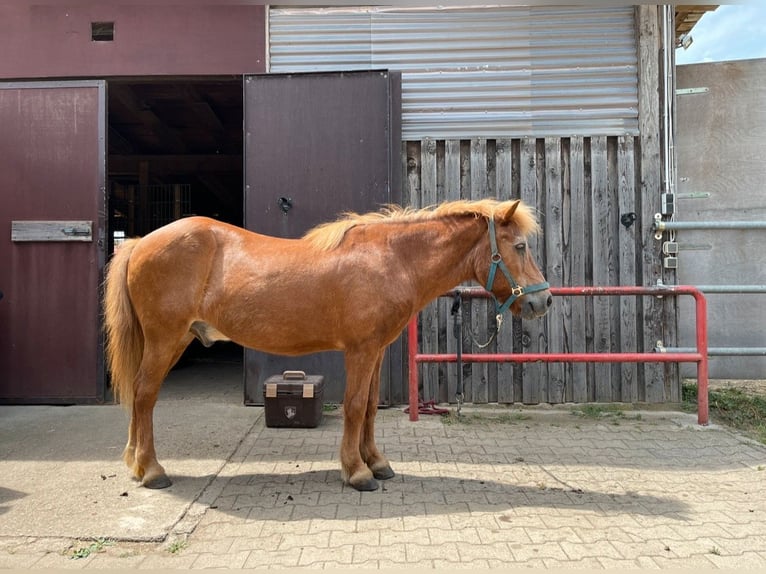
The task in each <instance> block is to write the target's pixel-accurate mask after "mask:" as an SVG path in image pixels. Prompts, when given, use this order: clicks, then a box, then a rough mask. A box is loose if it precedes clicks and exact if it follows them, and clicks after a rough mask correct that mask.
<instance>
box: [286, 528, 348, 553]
mask: <svg viewBox="0 0 766 574" xmlns="http://www.w3.org/2000/svg"><path fill="white" fill-rule="evenodd" d="M330 536H331V533H330V532H316V533H314V534H283V535H282V539H281V541H280V542H279V548H278V550H280V551H282V550H291V549H296V548H303V547H312V548H328V547H329V546H330ZM347 536H349V535H347Z"/></svg>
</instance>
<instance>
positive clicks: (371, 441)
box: [359, 350, 394, 480]
mask: <svg viewBox="0 0 766 574" xmlns="http://www.w3.org/2000/svg"><path fill="white" fill-rule="evenodd" d="M384 355H385V350H383V351H381V352H380V354H379V355H378V360H377V361H376V363H375V369H374V370H373V372H372V380H371V384H370V395H369V397H367V411H366V413H365V418H364V423H363V426H362V440H361V444H360V445H359V451H360V454H361V455H362V459H363V460H364V462H365V463H366V464H367V466H368V467H369V468H370V470H371V471H372V475H373V476H374V477H375V478H377V479H378V480H388V479H389V478H393V477H394V471H393V469H392V468H391V465H390V464H389V462H388V460H387V459H386V457H385V456H383V455H382V454H381V452H380V451H379V450H378V447H377V446H376V445H375V416H376V415H377V413H378V399H379V395H380V369H381V366H382V364H383V357H384Z"/></svg>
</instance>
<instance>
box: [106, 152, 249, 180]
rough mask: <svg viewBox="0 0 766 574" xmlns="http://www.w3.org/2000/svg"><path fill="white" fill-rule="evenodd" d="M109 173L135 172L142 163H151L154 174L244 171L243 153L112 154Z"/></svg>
mask: <svg viewBox="0 0 766 574" xmlns="http://www.w3.org/2000/svg"><path fill="white" fill-rule="evenodd" d="M108 161H109V174H110V175H116V174H135V173H138V171H139V166H140V165H141V163H143V162H146V163H147V164H149V171H150V172H151V174H152V176H167V175H173V174H183V175H201V174H209V173H225V172H238V171H242V156H241V155H221V154H205V155H110V156H109V160H108Z"/></svg>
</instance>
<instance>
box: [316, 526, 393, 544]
mask: <svg viewBox="0 0 766 574" xmlns="http://www.w3.org/2000/svg"><path fill="white" fill-rule="evenodd" d="M400 534H401V533H400ZM326 535H327V546H329V547H330V548H336V547H338V546H343V545H347V544H351V545H357V544H362V545H365V546H377V545H380V544H382V543H381V540H380V535H381V531H380V530H371V529H364V530H356V531H353V532H338V531H333V532H327V533H326ZM306 545H307V546H308V545H309V544H308V543H307V544H306Z"/></svg>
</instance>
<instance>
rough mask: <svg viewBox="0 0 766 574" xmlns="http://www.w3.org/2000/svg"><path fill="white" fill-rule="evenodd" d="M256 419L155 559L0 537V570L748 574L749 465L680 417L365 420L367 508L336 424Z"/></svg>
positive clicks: (74, 543) (490, 415)
mask: <svg viewBox="0 0 766 574" xmlns="http://www.w3.org/2000/svg"><path fill="white" fill-rule="evenodd" d="M250 408H254V407H250ZM256 410H257V408H256ZM259 416H260V420H259V421H258V422H256V424H255V425H254V426H253V427H252V428H251V429H250V431H249V432H248V433H247V434H246V435H245V437H244V440H243V441H242V442H241V443H239V445H238V447H236V449H235V451H234V454H233V456H231V457H230V458H229V459H228V461H227V462H226V464H224V465H223V467H222V468H221V470H220V472H219V473H218V474H217V475H216V476H215V477H214V478H213V479H212V480H211V482H210V483H209V484H208V486H207V487H206V488H205V490H204V491H202V494H201V496H200V497H199V498H198V499H197V500H196V501H194V503H193V504H191V506H190V507H189V509H188V511H187V512H186V513H185V515H184V516H183V517H182V518H181V520H180V521H178V522H177V523H176V524H175V525H174V526H173V527H172V530H171V531H170V533H169V535H168V536H167V539H165V540H164V541H162V542H141V543H139V542H130V541H127V540H72V539H66V538H45V537H13V536H8V537H3V538H2V539H0V566H2V567H19V568H20V567H23V568H28V567H56V568H62V567H64V568H69V567H71V568H112V567H122V568H131V569H133V568H137V569H150V568H184V569H186V568H208V567H224V568H230V569H250V568H258V569H272V568H273V569H281V568H286V567H289V568H315V569H316V568H333V569H344V568H351V567H365V568H372V569H389V568H402V567H404V566H406V567H408V568H409V567H415V568H427V569H432V568H442V567H449V568H452V567H454V568H457V567H474V568H487V569H489V568H500V567H538V568H571V567H588V568H593V569H611V568H618V567H619V568H622V567H628V568H690V567H693V568H700V567H701V568H715V567H724V568H743V567H752V568H759V569H761V570H763V569H766V528H765V527H764V524H766V447H765V446H764V445H761V444H758V443H755V442H753V441H750V440H749V439H746V438H744V437H742V436H740V435H738V434H736V433H733V432H730V431H728V430H726V429H722V428H719V427H716V426H715V425H711V426H710V427H706V428H703V427H699V426H697V425H696V418H695V416H693V415H686V414H682V413H668V412H663V413H659V412H637V411H626V412H624V413H618V414H614V413H612V414H611V416H602V417H601V418H593V417H587V416H576V415H574V414H572V413H571V412H569V411H564V410H563V409H561V410H558V409H528V408H525V409H523V410H520V409H505V408H499V407H494V408H493V407H487V408H465V409H464V410H463V416H462V417H461V419H462V420H461V421H460V422H456V421H455V418H454V416H452V417H447V418H446V419H441V418H440V417H436V416H423V415H421V417H420V420H419V421H417V422H410V421H409V418H408V415H406V414H404V413H403V412H402V410H401V409H400V408H391V409H387V410H381V411H380V412H379V415H378V423H377V436H378V443H379V446H380V447H381V448H382V449H383V450H384V451H385V453H386V455H387V456H388V457H389V459H390V460H391V462H392V465H393V467H394V470H395V471H396V472H397V475H396V477H395V478H393V479H392V480H389V481H387V482H385V483H384V484H383V487H382V488H381V489H379V490H378V491H376V492H367V493H359V492H356V491H354V490H352V489H350V488H348V487H344V486H343V485H342V484H341V481H340V474H339V463H338V449H339V444H340V439H341V435H342V414H341V413H340V412H339V411H332V412H327V413H325V416H324V419H323V422H322V424H321V425H320V426H319V427H318V428H316V429H292V430H288V429H271V428H267V427H266V426H265V425H264V423H263V416H262V411H261V412H260V413H259ZM0 519H2V516H0ZM76 556H81V557H79V558H78V557H76Z"/></svg>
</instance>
